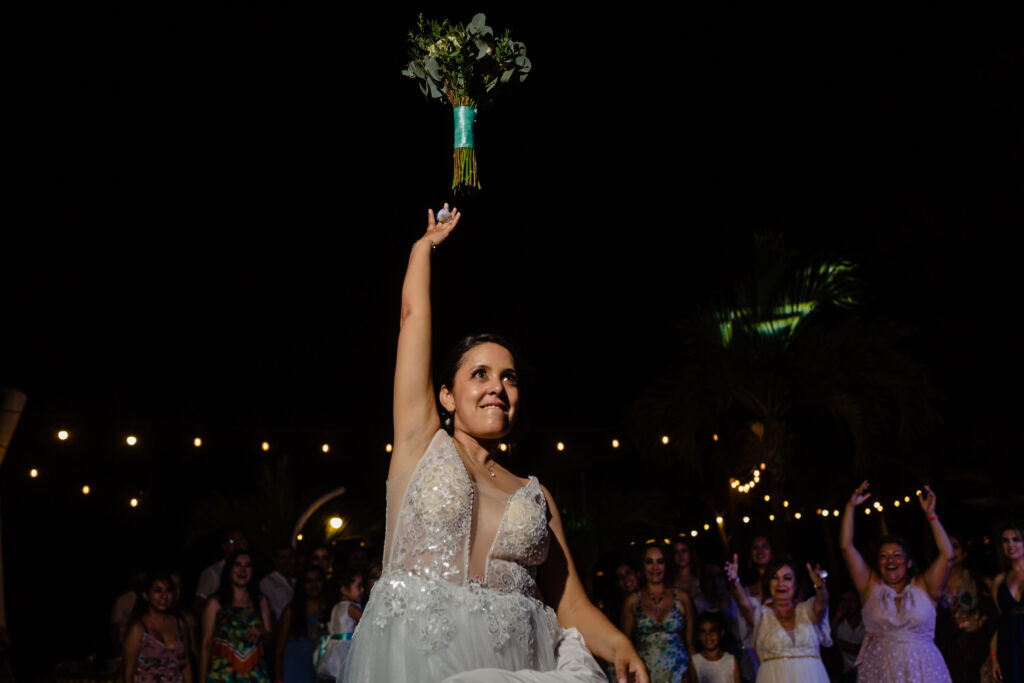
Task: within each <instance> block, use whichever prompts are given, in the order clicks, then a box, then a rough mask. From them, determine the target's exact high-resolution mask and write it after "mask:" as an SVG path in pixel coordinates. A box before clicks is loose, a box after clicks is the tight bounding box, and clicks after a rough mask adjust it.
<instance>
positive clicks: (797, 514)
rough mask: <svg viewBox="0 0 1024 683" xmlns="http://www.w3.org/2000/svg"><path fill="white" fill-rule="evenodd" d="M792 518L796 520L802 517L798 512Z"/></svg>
mask: <svg viewBox="0 0 1024 683" xmlns="http://www.w3.org/2000/svg"><path fill="white" fill-rule="evenodd" d="M793 517H795V518H796V519H800V518H801V517H803V515H801V514H800V513H799V512H798V513H796V514H795V515H793Z"/></svg>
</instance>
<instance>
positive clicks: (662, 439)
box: [661, 436, 668, 444]
mask: <svg viewBox="0 0 1024 683" xmlns="http://www.w3.org/2000/svg"><path fill="white" fill-rule="evenodd" d="M661 442H662V443H663V444H668V437H667V436H663V437H661Z"/></svg>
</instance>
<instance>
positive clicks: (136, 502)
mask: <svg viewBox="0 0 1024 683" xmlns="http://www.w3.org/2000/svg"><path fill="white" fill-rule="evenodd" d="M128 504H129V505H131V506H132V507H133V508H137V507H139V499H138V498H132V499H131V500H129V501H128Z"/></svg>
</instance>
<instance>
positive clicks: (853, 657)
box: [601, 482, 1024, 683]
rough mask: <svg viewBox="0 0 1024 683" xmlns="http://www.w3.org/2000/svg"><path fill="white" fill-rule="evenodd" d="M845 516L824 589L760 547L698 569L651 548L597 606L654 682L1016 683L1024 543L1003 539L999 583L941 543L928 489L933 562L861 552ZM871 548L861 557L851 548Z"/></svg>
mask: <svg viewBox="0 0 1024 683" xmlns="http://www.w3.org/2000/svg"><path fill="white" fill-rule="evenodd" d="M870 497H871V494H870V487H869V485H868V483H867V482H865V483H864V484H862V485H861V486H859V487H858V488H857V489H856V490H855V491H854V493H853V495H852V496H851V497H850V500H849V502H848V503H847V506H846V509H845V511H844V514H843V519H842V525H841V529H840V531H841V534H840V539H839V546H840V547H839V550H840V551H841V552H842V555H843V560H844V562H843V564H844V565H845V571H835V572H834V573H833V575H832V576H829V573H828V572H827V571H825V570H823V569H822V568H821V567H820V566H818V565H817V564H815V565H814V566H812V565H811V564H810V563H808V562H807V561H806V560H807V559H809V558H794V557H792V556H790V555H789V554H787V553H785V552H783V551H782V549H780V548H775V547H773V545H772V542H771V540H770V539H769V538H768V537H767V536H755V537H753V538H752V539H751V541H750V543H749V545H748V546H746V552H745V553H743V556H742V557H740V556H739V554H736V555H733V556H732V557H723V558H721V559H722V561H706V562H703V563H701V562H700V560H699V559H698V557H697V555H696V552H695V548H694V547H693V546H692V545H691V544H690V543H689V542H688V540H687V539H685V538H684V537H680V538H678V539H676V540H675V541H674V542H671V543H669V542H668V540H666V542H665V543H659V542H653V541H652V542H650V543H649V544H647V545H646V546H645V547H643V548H642V549H641V552H640V553H639V554H638V555H636V556H635V559H632V560H626V561H622V562H620V563H619V564H618V566H617V567H615V570H614V580H615V584H616V587H615V589H614V590H612V591H610V592H608V593H607V594H606V596H605V599H603V600H601V603H602V605H603V608H604V610H605V612H606V614H607V615H608V616H609V618H613V619H615V620H617V622H618V623H619V624H620V628H621V629H622V631H623V632H624V633H626V634H627V635H629V636H630V637H631V638H632V639H633V641H634V643H635V644H636V647H637V651H638V652H639V653H640V654H641V656H642V657H643V658H644V661H645V664H646V665H647V668H648V671H649V672H650V674H651V680H652V681H666V682H671V683H678V682H680V681H691V682H692V681H698V682H700V683H704V682H707V681H714V682H716V683H717V682H718V681H727V682H729V683H739V681H749V682H753V681H757V682H759V683H765V682H775V681H778V682H781V681H807V682H815V683H824V682H826V681H842V682H844V683H845V682H852V681H862V682H863V681H869V682H870V681H914V682H922V683H923V682H925V681H928V682H930V681H956V682H957V683H960V682H962V681H982V682H989V681H1024V596H1022V593H1024V541H1022V535H1021V531H1020V529H1019V528H1018V527H1017V526H1015V525H1012V524H1010V525H1007V526H1006V528H1004V529H1003V530H1002V531H1001V533H1000V536H999V538H998V539H997V543H998V550H997V552H998V555H999V557H1000V561H1001V563H1002V567H1001V568H1002V571H1001V572H999V573H998V574H997V575H996V576H994V577H989V576H983V575H982V574H981V573H980V572H979V571H977V570H971V569H968V562H967V559H968V558H967V545H966V543H965V539H964V537H962V536H959V535H957V534H947V533H946V531H945V529H944V527H943V525H942V523H941V522H940V520H939V517H938V514H937V512H936V500H935V495H934V494H933V493H932V491H931V490H930V489H929V488H928V487H924V490H923V491H922V492H921V494H920V495H919V502H920V507H921V514H922V515H923V517H924V521H925V523H927V525H928V526H929V528H930V530H931V536H932V539H933V547H934V548H935V553H934V557H933V558H932V559H931V561H930V562H928V563H927V564H925V563H923V562H922V563H920V564H919V563H918V561H917V559H916V558H913V557H912V556H911V551H910V546H909V545H908V544H907V542H906V541H904V540H903V539H901V538H897V537H891V536H887V537H883V538H876V539H871V538H860V539H858V543H857V544H854V527H855V515H854V512H855V511H856V510H857V509H858V508H859V506H861V505H862V504H863V503H864V502H865V501H867V500H868V499H869V498H870ZM859 546H860V547H865V548H866V547H871V548H872V551H871V553H870V554H868V553H865V554H863V555H862V554H861V551H860V550H859V549H858V547H859Z"/></svg>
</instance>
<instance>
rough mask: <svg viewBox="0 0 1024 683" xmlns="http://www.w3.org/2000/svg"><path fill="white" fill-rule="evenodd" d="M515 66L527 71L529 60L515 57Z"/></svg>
mask: <svg viewBox="0 0 1024 683" xmlns="http://www.w3.org/2000/svg"><path fill="white" fill-rule="evenodd" d="M516 66H518V67H519V68H520V69H523V70H527V69H529V68H530V60H529V59H528V58H526V57H522V56H520V57H516Z"/></svg>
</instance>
